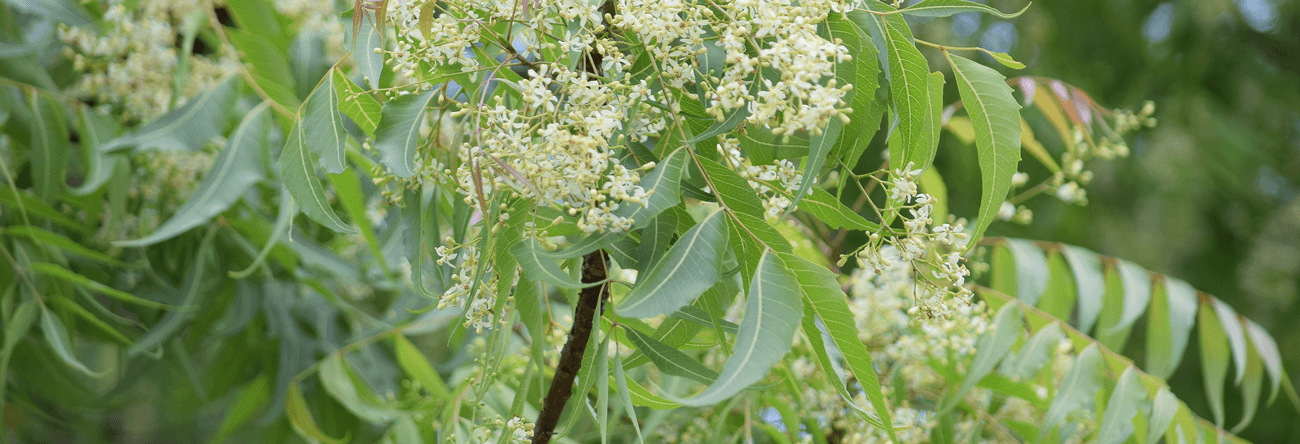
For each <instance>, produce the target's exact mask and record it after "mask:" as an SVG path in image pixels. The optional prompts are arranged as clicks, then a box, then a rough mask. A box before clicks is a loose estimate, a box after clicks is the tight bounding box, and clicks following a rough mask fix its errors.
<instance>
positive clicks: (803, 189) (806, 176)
mask: <svg viewBox="0 0 1300 444" xmlns="http://www.w3.org/2000/svg"><path fill="white" fill-rule="evenodd" d="M843 127H844V122H842V121H840V120H839V119H835V118H832V119H831V121H830V122H829V123H827V124H826V128H825V129H824V130H822V133H821V134H813V136H812V138H811V139H810V140H809V149H808V158H807V159H804V164H803V181H801V182H800V183H799V191H798V192H796V193H795V195H794V198H793V199H790V207H791V208H794V207H795V206H797V205H799V201H801V200H803V198H804V196H807V195H808V190H809V189H810V188H812V186H813V184H814V183H816V182H817V176H819V175H821V172H822V166H823V165H825V163H826V156H827V155H829V154H830V153H831V148H833V147H835V142H837V141H838V140H839V138H840V131H841V130H842V129H843Z"/></svg>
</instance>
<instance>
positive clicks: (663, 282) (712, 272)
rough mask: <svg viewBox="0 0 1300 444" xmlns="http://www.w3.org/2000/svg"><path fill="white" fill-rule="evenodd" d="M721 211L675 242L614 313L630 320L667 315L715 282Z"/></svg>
mask: <svg viewBox="0 0 1300 444" xmlns="http://www.w3.org/2000/svg"><path fill="white" fill-rule="evenodd" d="M724 218H725V216H724V215H723V211H721V210H719V211H715V212H713V214H710V215H709V216H708V217H705V218H704V220H702V221H700V223H699V224H697V225H696V226H695V227H694V228H691V229H690V230H689V231H687V232H686V234H683V235H682V236H681V238H679V239H678V240H677V243H676V244H674V245H673V246H672V248H671V249H669V250H668V255H667V256H665V257H664V259H663V260H662V261H660V262H659V263H657V264H654V265H653V266H651V268H650V271H649V272H648V273H646V274H645V275H644V276H641V277H639V278H638V279H637V281H638V282H640V285H636V286H634V287H632V290H631V291H629V292H628V294H627V297H625V298H624V299H623V301H622V302H621V303H619V305H618V308H617V312H618V313H619V314H620V315H622V316H627V317H631V318H648V317H653V316H658V315H665V314H670V313H672V312H675V311H677V310H678V309H680V308H681V307H682V306H685V305H686V304H689V303H690V302H691V301H692V300H695V298H697V297H699V296H700V294H702V293H704V291H705V290H707V289H708V288H709V287H712V286H713V284H714V283H716V282H717V281H718V277H719V275H720V274H721V271H720V270H718V268H719V266H720V265H721V262H722V255H723V251H725V249H726V248H727V244H726V242H727V232H726V228H725V225H724V224H725V221H724Z"/></svg>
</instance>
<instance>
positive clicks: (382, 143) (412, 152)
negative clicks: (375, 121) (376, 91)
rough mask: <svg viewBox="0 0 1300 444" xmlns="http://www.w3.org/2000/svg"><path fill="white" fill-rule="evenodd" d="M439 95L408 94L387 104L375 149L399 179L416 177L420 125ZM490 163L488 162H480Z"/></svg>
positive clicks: (376, 133)
mask: <svg viewBox="0 0 1300 444" xmlns="http://www.w3.org/2000/svg"><path fill="white" fill-rule="evenodd" d="M436 95H437V90H436V89H430V90H428V91H425V92H424V93H422V94H407V95H404V96H401V97H398V98H396V99H393V100H389V101H388V102H387V103H385V104H384V108H383V112H382V114H383V118H382V119H381V120H380V121H379V127H378V128H376V129H375V149H376V150H379V154H380V156H381V157H380V162H383V164H384V166H386V167H388V170H389V171H392V172H393V174H396V175H398V176H399V177H404V178H405V177H411V176H413V175H415V170H416V165H415V158H416V154H417V152H418V151H419V148H420V146H419V145H420V124H421V123H423V122H424V109H425V108H427V107H428V106H429V102H430V101H432V100H433V98H434V97H435V96H436ZM480 160H481V161H486V160H485V159H480Z"/></svg>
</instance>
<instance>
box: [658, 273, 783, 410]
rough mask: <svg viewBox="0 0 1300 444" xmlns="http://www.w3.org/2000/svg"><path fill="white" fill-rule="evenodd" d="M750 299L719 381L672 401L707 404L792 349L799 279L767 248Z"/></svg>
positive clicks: (758, 374)
mask: <svg viewBox="0 0 1300 444" xmlns="http://www.w3.org/2000/svg"><path fill="white" fill-rule="evenodd" d="M748 298H749V299H748V301H747V302H746V304H745V317H744V320H742V321H741V323H740V333H739V334H737V335H736V343H735V346H734V347H732V351H733V354H732V355H731V357H730V358H728V359H727V363H726V364H725V365H723V367H722V371H721V372H720V375H719V376H718V379H717V381H715V382H714V383H713V384H712V385H710V386H709V387H708V388H706V389H704V391H703V392H700V393H699V394H697V395H695V396H693V397H690V398H686V399H674V400H675V401H677V402H678V403H681V404H684V405H689V406H705V405H711V404H716V403H718V402H719V401H722V400H724V399H727V398H730V397H732V396H733V395H735V394H736V393H738V392H740V391H741V390H744V389H745V388H746V387H748V386H749V385H750V384H753V383H755V382H757V381H758V380H760V379H763V377H764V376H766V375H767V371H768V369H770V368H771V367H772V366H773V365H775V364H776V363H777V362H778V361H780V360H781V358H782V357H784V356H785V354H786V353H787V352H789V351H790V346H791V344H792V343H793V340H794V334H795V330H796V328H797V326H798V324H799V319H800V318H801V317H802V316H803V304H802V302H801V301H800V300H799V283H798V282H797V281H796V280H795V277H794V276H793V275H792V273H791V272H790V270H789V269H788V268H787V267H786V265H785V261H783V260H781V258H780V257H778V256H777V255H776V253H774V252H772V251H770V250H769V251H768V252H766V253H764V254H763V258H762V259H760V260H759V265H758V270H757V272H755V273H754V279H753V282H752V284H751V286H750V288H749V294H748Z"/></svg>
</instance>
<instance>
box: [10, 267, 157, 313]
mask: <svg viewBox="0 0 1300 444" xmlns="http://www.w3.org/2000/svg"><path fill="white" fill-rule="evenodd" d="M31 268H32V270H33V271H36V272H37V273H40V274H43V275H46V276H50V277H54V278H58V279H59V280H62V281H65V282H68V283H70V284H73V285H77V286H80V287H84V288H86V289H88V290H92V291H95V292H98V293H100V294H103V295H104V296H108V297H111V298H113V299H117V300H119V301H122V302H127V303H131V304H136V305H139V306H141V307H149V308H174V307H171V306H169V305H167V304H162V303H158V302H154V301H151V300H148V299H142V298H140V297H137V296H135V295H132V294H130V293H127V292H124V291H121V290H118V289H116V288H113V287H110V286H107V285H104V284H102V283H99V282H96V281H93V280H91V279H90V278H88V277H85V276H82V275H80V274H77V273H75V272H73V271H71V270H68V269H66V268H63V267H61V266H58V265H56V264H50V263H44V262H34V263H32V264H31Z"/></svg>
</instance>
